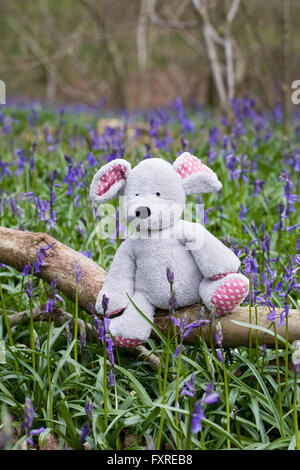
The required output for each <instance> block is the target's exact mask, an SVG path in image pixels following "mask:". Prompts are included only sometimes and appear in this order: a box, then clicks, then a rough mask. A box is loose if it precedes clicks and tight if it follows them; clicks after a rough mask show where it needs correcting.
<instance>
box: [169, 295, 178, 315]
mask: <svg viewBox="0 0 300 470" xmlns="http://www.w3.org/2000/svg"><path fill="white" fill-rule="evenodd" d="M169 306H170V313H174V312H175V310H176V307H177V299H176V294H175V291H174V290H173V292H172V293H171V295H170V298H169Z"/></svg>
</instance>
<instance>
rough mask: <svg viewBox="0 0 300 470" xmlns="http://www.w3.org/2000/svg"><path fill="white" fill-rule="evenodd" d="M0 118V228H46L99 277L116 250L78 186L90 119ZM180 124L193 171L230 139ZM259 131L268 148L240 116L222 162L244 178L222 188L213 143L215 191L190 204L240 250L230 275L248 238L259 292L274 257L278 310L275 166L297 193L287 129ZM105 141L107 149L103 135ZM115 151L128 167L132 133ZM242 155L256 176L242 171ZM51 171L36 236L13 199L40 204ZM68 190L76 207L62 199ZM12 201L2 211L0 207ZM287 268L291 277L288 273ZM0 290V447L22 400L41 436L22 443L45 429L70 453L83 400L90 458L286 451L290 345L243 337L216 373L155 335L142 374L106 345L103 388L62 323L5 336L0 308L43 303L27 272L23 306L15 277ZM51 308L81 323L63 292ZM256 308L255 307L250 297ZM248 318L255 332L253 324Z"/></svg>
mask: <svg viewBox="0 0 300 470" xmlns="http://www.w3.org/2000/svg"><path fill="white" fill-rule="evenodd" d="M4 115H5V116H6V119H7V116H11V118H12V119H13V122H12V129H11V131H10V132H9V133H8V134H7V135H5V136H4V137H3V138H2V139H1V140H0V155H1V157H2V161H4V162H8V163H12V164H13V165H12V166H11V167H9V168H10V171H11V174H10V175H7V174H4V175H3V174H1V173H0V184H1V191H0V225H3V226H5V227H10V228H15V229H24V230H31V231H42V232H47V233H50V234H51V235H52V236H54V237H55V238H57V239H58V240H60V241H62V242H63V243H65V244H66V245H68V246H70V247H72V248H74V249H75V250H77V251H84V252H87V251H88V250H91V255H92V258H93V260H94V261H95V262H97V263H98V264H99V265H100V266H102V267H103V268H104V269H107V270H108V269H109V266H110V263H111V261H112V259H113V256H114V253H115V251H116V249H117V247H118V245H119V244H120V241H119V240H115V241H110V240H101V239H100V238H99V235H98V234H97V231H96V220H95V217H94V214H93V211H92V208H91V206H90V203H89V200H88V189H89V183H90V181H91V178H92V176H93V174H94V172H95V171H96V169H97V166H95V167H94V168H89V166H88V164H87V160H86V157H87V154H88V152H89V151H92V150H93V152H94V155H95V157H96V159H97V160H98V165H100V164H101V163H102V162H103V161H105V158H106V156H107V154H108V152H107V151H106V150H95V149H93V144H92V140H91V137H90V135H89V129H88V126H93V125H96V122H97V116H95V115H93V116H87V115H86V116H85V115H80V114H71V113H67V114H65V115H64V116H63V120H64V122H63V123H60V119H61V116H60V115H59V114H58V113H55V112H52V111H51V110H43V109H42V110H41V111H40V112H39V123H36V124H35V125H34V127H33V128H31V127H30V126H29V123H28V119H27V118H28V116H29V115H30V112H29V111H25V110H20V109H15V110H12V109H7V110H6V111H5V113H4ZM192 119H193V122H194V123H195V126H196V127H195V130H194V131H193V132H190V133H188V134H187V135H186V136H185V137H186V138H188V140H189V144H190V145H191V146H192V147H193V148H194V153H195V154H196V155H197V156H199V157H200V158H202V159H203V161H204V162H205V163H206V162H207V157H206V155H207V152H208V150H209V148H210V145H209V142H208V130H209V128H210V127H211V126H212V125H218V126H219V129H220V133H221V135H222V136H223V135H230V133H231V131H232V128H226V127H225V126H224V125H220V124H219V122H218V121H217V120H216V121H215V120H213V118H210V119H209V120H207V119H206V118H205V116H204V115H199V114H197V113H194V114H192ZM266 123H267V125H268V126H269V128H270V129H272V131H273V134H272V136H271V137H270V138H269V139H268V140H264V138H263V136H264V133H265V131H264V130H258V129H255V127H254V125H253V123H251V121H250V120H249V119H245V120H244V121H243V128H244V130H245V133H243V134H242V135H241V136H240V137H238V138H233V142H235V143H236V149H235V153H236V155H238V156H241V155H243V154H247V156H248V161H249V165H250V166H249V167H247V169H249V170H250V171H249V173H247V177H248V179H249V183H245V182H244V181H243V180H242V178H241V176H239V177H238V178H237V179H236V180H234V181H233V180H232V179H230V172H229V171H228V169H227V167H226V161H225V158H224V153H229V152H230V148H229V149H227V151H226V152H225V151H224V149H222V140H220V142H219V143H217V144H216V147H215V150H216V153H217V155H216V158H215V160H214V161H213V162H212V163H211V165H210V166H211V167H212V168H213V169H214V171H216V172H217V174H218V175H219V178H220V180H221V181H222V183H223V192H222V195H217V194H211V195H204V196H203V202H204V204H205V209H210V208H213V209H212V211H211V212H209V213H208V223H207V228H208V229H209V230H210V231H211V232H212V233H213V234H214V235H215V236H217V237H218V238H220V239H222V240H223V241H225V242H226V243H227V244H228V245H229V246H231V247H233V246H234V245H236V246H238V247H239V248H240V249H241V250H242V251H241V253H240V258H241V261H242V269H245V266H246V265H245V261H246V253H245V251H244V250H243V247H244V246H245V245H248V246H249V244H250V242H251V241H252V240H254V239H257V240H256V241H255V242H254V243H253V244H252V245H251V246H250V247H249V249H250V252H251V250H252V249H253V248H255V249H256V252H255V260H256V263H257V265H258V276H257V285H256V286H255V290H256V291H261V292H262V293H264V292H265V291H266V283H265V279H264V278H263V273H265V274H266V275H268V268H267V264H266V261H267V259H268V258H276V257H277V256H278V257H279V261H277V263H276V264H274V263H275V262H274V261H273V262H270V263H269V264H270V266H271V269H272V271H274V270H275V269H276V275H275V276H274V286H273V290H272V294H271V299H272V302H273V304H274V305H275V306H276V307H279V308H283V307H284V300H285V299H284V297H280V296H279V295H278V293H277V292H276V290H275V287H276V286H277V285H278V283H279V282H280V281H282V282H283V287H282V292H286V289H287V284H288V283H287V284H286V283H285V280H284V276H285V269H284V265H285V266H288V264H289V261H290V259H291V257H292V256H295V254H296V245H297V240H298V237H299V233H297V229H295V230H292V231H291V232H287V231H286V230H285V229H284V230H282V231H281V232H280V234H278V233H276V232H273V227H274V224H275V223H277V222H278V204H279V203H280V202H281V201H283V202H284V203H285V195H284V189H283V187H284V182H283V181H278V177H279V175H280V172H281V171H282V170H283V169H287V171H288V172H289V174H290V178H291V180H292V181H293V184H294V192H297V191H298V190H299V179H297V178H298V173H297V172H296V171H295V165H294V164H293V163H291V159H292V157H293V155H294V154H295V153H296V152H297V151H298V146H299V144H298V142H297V140H296V136H295V133H294V127H293V126H291V128H290V136H289V138H288V140H286V139H285V138H284V137H283V135H282V132H281V129H280V126H279V125H278V124H276V122H274V120H273V119H271V118H269V119H267V120H266ZM45 127H48V129H49V130H50V132H51V134H52V136H53V140H54V141H55V138H56V137H57V138H58V142H57V144H55V142H54V145H55V148H54V149H53V150H51V151H50V152H49V153H47V146H48V144H47V142H46V141H45V137H44V134H43V131H42V129H45ZM0 131H1V125H0ZM170 132H171V135H172V138H173V143H171V144H170V153H169V152H167V151H166V150H161V152H160V153H159V152H158V151H157V150H156V149H155V145H154V143H153V140H152V147H151V152H152V154H153V155H160V156H161V157H163V158H167V159H170V158H172V159H174V158H175V157H176V155H177V153H178V152H179V151H180V150H181V148H182V147H181V143H180V130H179V124H178V122H174V123H173V124H171V125H170ZM256 139H257V143H256V144H255V141H256ZM35 140H36V141H37V147H36V150H35V156H34V158H35V165H34V168H33V169H32V170H31V169H30V167H29V160H30V152H31V145H32V143H33V142H34V141H35ZM109 142H110V145H111V142H112V139H111V138H110V140H109ZM146 142H148V141H146ZM125 143H126V147H125V158H127V159H129V160H130V161H131V162H132V164H134V162H136V161H139V160H140V159H141V158H142V157H143V155H144V153H145V141H144V140H143V139H142V138H141V139H133V140H126V142H125ZM52 144H53V142H52V143H51V145H52ZM19 148H22V149H23V151H24V154H25V156H26V160H27V163H26V165H25V166H24V168H23V169H22V171H21V172H20V174H15V170H16V169H17V166H16V165H15V163H14V162H15V157H14V155H15V152H16V150H17V149H19ZM66 154H67V155H69V156H70V157H71V158H72V159H73V168H74V167H75V166H76V165H77V163H78V162H80V161H82V162H83V163H82V169H83V168H85V171H82V172H81V176H80V177H79V178H78V179H77V182H75V183H74V185H73V194H72V195H68V194H67V185H66V184H65V183H63V182H62V180H63V179H64V177H65V176H66V174H67V171H68V163H67V162H66V160H65V158H64V155H66ZM255 159H257V169H255V168H253V166H252V165H253V161H254V160H255ZM0 162H1V160H0ZM0 168H3V166H2V167H1V165H0ZM237 168H240V166H239V165H237ZM55 169H57V171H58V176H57V179H56V180H55V183H57V184H59V185H60V187H55V188H54V192H55V195H56V201H55V206H54V207H55V210H56V221H55V225H54V227H50V224H49V211H47V213H46V215H45V220H40V217H39V214H38V211H37V209H36V207H35V204H34V202H33V201H30V202H27V201H26V199H22V198H20V197H19V196H20V194H21V193H23V192H30V191H33V192H34V193H35V194H36V195H37V196H39V197H40V198H41V199H42V200H43V201H45V200H49V199H50V195H49V191H50V179H49V171H51V172H53V171H54V170H55ZM0 171H1V170H0ZM255 179H262V180H264V181H265V185H264V189H263V190H262V191H260V193H259V194H258V195H257V196H256V197H254V196H253V190H254V181H255ZM85 180H86V181H85ZM79 194H80V200H79V203H78V206H76V205H75V204H74V202H75V200H76V197H77V196H78V195H79ZM14 201H15V204H16V209H15V210H12V206H11V205H12V204H14ZM190 201H194V202H196V201H197V198H196V197H190ZM115 204H116V203H115ZM240 204H244V205H245V206H246V208H247V211H248V212H247V214H246V216H245V220H243V221H241V219H240V212H241V206H240ZM220 206H221V207H220ZM295 207H297V206H295ZM298 213H299V209H298V210H296V211H295V212H290V214H289V216H288V218H287V219H285V228H286V227H290V226H292V225H295V224H297V216H298ZM252 221H254V222H255V226H256V227H257V230H258V233H257V234H255V230H256V229H255V227H254V226H253V223H251V222H252ZM262 224H264V225H265V233H267V234H269V236H270V249H269V253H267V252H266V251H264V250H263V245H262V242H263V231H262ZM83 231H84V233H83ZM298 256H299V255H298ZM0 262H1V260H0ZM272 263H273V264H272ZM293 266H294V269H295V266H296V265H295V264H294V265H293ZM293 276H294V277H295V276H296V273H294V274H293ZM0 283H1V291H0V297H1V299H0V341H1V344H4V345H5V349H6V354H5V359H6V362H4V363H1V361H0V408H1V412H2V415H1V416H2V421H1V426H0V447H1V442H2V441H1V436H2V440H3V436H8V440H7V444H6V448H14V449H17V448H19V446H20V445H21V444H22V442H24V440H25V435H24V432H23V430H22V428H21V423H22V421H23V413H24V403H25V398H26V397H29V398H30V399H31V400H32V402H33V405H34V411H35V415H34V422H33V428H34V429H36V428H39V427H41V426H43V427H44V428H45V430H44V432H42V433H41V434H40V435H39V437H35V438H34V446H35V447H38V446H39V445H41V444H42V441H43V440H45V439H46V437H47V435H48V434H52V435H53V436H55V438H56V439H57V441H56V442H57V444H56V445H57V446H58V448H59V449H63V448H65V447H67V448H72V449H81V448H82V445H81V443H80V436H81V430H82V427H83V425H84V424H85V423H86V422H87V421H88V418H87V416H86V413H85V410H84V406H85V400H86V397H90V398H91V400H92V403H93V417H92V419H91V423H90V424H91V431H90V433H89V435H88V437H87V439H86V440H87V442H88V443H89V444H90V446H91V447H92V448H94V449H126V448H130V449H146V448H147V447H149V446H150V447H154V448H160V449H166V450H167V449H186V448H190V449H206V450H213V449H227V448H230V449H231V450H237V449H245V450H254V449H257V450H271V449H295V448H298V449H299V436H298V434H297V432H298V431H297V430H298V416H297V413H298V412H299V406H300V405H299V401H300V396H299V393H300V392H299V384H298V382H297V380H298V379H297V377H295V375H294V373H293V372H292V371H291V370H290V369H289V368H288V365H289V363H290V360H291V355H292V352H293V349H292V348H291V345H290V344H289V343H288V341H287V339H286V338H277V339H278V340H279V344H278V347H277V348H275V349H267V351H266V353H265V356H264V357H263V356H262V355H261V350H260V349H259V346H260V344H259V343H258V342H257V341H252V344H251V347H250V348H245V347H243V348H242V347H241V348H233V349H229V348H227V349H224V351H223V356H224V364H223V365H222V364H221V362H220V360H219V359H218V357H217V354H216V351H215V349H214V348H210V347H209V346H207V345H206V344H205V343H204V341H202V339H201V338H199V339H198V340H197V342H196V343H195V345H194V346H182V349H181V352H180V354H179V355H178V357H177V358H176V357H174V353H175V350H176V347H177V343H176V342H175V339H171V335H170V337H169V336H168V337H167V338H166V337H164V336H163V335H161V338H160V340H154V339H150V340H149V341H148V343H147V344H146V346H147V348H148V349H149V352H151V351H153V352H155V353H156V354H158V355H159V356H160V357H161V365H160V367H158V368H157V367H156V366H154V364H153V363H152V362H150V361H149V359H147V358H141V357H139V358H135V357H131V356H130V355H128V354H126V352H124V351H122V350H117V351H116V353H115V360H116V365H115V368H114V379H115V385H114V386H109V384H108V377H107V376H108V373H109V371H110V370H111V366H110V364H109V362H108V360H107V357H106V355H105V354H104V353H103V347H102V345H101V344H100V342H93V341H91V339H90V338H89V336H87V343H86V346H85V347H84V348H82V349H81V348H80V345H79V338H80V331H79V330H78V338H77V342H76V345H75V341H76V339H72V340H71V341H70V340H69V339H68V336H67V331H66V326H60V327H58V326H56V325H54V324H53V323H52V322H36V323H34V325H33V324H32V323H30V322H28V323H23V324H20V325H18V326H17V327H13V328H11V329H10V328H9V327H8V321H7V318H8V317H9V315H11V314H12V313H15V312H20V311H23V310H29V309H30V308H33V307H35V306H37V305H40V304H45V303H46V301H47V299H48V293H49V286H48V285H47V284H46V283H44V282H43V281H42V280H39V279H37V278H35V277H34V276H33V278H32V283H33V295H32V305H31V306H30V303H31V302H29V299H28V297H27V295H26V292H25V288H26V287H27V283H28V277H23V276H22V275H21V274H20V273H18V272H16V271H15V270H14V269H13V268H10V267H7V268H6V269H4V268H0ZM259 295H260V294H258V297H259ZM64 300H65V304H64V309H65V310H66V311H67V312H70V313H71V314H73V315H74V317H75V316H77V314H78V317H79V318H81V319H83V320H85V321H89V322H92V321H93V320H92V319H91V317H90V316H89V315H88V314H87V313H86V312H84V311H81V310H80V309H79V310H78V304H77V302H76V303H72V302H71V301H70V300H68V299H67V298H66V297H64ZM287 301H288V303H289V305H290V308H297V292H296V289H295V288H293V289H292V290H291V291H290V292H289V293H288V295H287ZM256 302H257V305H259V301H258V300H257V301H256ZM252 315H253V314H252ZM277 322H278V319H277ZM250 323H252V324H253V326H252V328H253V329H254V330H255V329H256V327H255V318H252V321H251V322H250ZM270 326H271V327H272V325H271V322H270ZM245 327H247V325H245ZM271 329H272V328H271ZM273 331H274V330H273ZM274 334H275V333H274ZM37 338H38V339H39V344H40V346H39V347H37V341H36V340H37ZM2 362H3V361H2ZM193 373H194V380H195V382H194V387H195V396H194V398H189V397H187V396H184V395H182V394H181V391H182V389H183V386H184V382H185V381H189V380H190V379H191V376H192V374H193ZM212 381H214V382H215V391H216V392H217V393H219V400H218V402H217V403H214V404H211V405H203V410H204V413H205V419H203V420H202V431H201V432H198V433H193V432H191V429H190V424H191V412H192V411H193V408H194V404H195V401H196V400H201V398H202V397H203V394H204V392H205V389H206V387H207V385H208V384H209V383H210V382H212ZM2 445H3V444H2Z"/></svg>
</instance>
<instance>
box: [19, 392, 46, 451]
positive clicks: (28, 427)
mask: <svg viewBox="0 0 300 470" xmlns="http://www.w3.org/2000/svg"><path fill="white" fill-rule="evenodd" d="M33 417H34V410H33V404H32V401H31V400H30V398H28V397H26V398H25V405H24V418H23V423H22V428H23V429H24V432H25V434H26V442H27V443H28V444H29V445H33V440H32V439H31V438H32V437H33V436H37V435H38V434H40V433H41V432H43V431H45V428H43V427H42V428H39V429H32V425H33Z"/></svg>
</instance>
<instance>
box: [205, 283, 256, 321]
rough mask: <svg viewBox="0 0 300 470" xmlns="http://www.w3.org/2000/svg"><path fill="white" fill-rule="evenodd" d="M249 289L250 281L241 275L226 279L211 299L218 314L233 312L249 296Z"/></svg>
mask: <svg viewBox="0 0 300 470" xmlns="http://www.w3.org/2000/svg"><path fill="white" fill-rule="evenodd" d="M248 288H249V282H248V279H247V278H245V277H244V276H242V275H241V274H239V275H236V276H232V275H231V276H230V277H229V276H228V277H225V278H224V282H223V283H222V284H221V285H219V286H218V288H217V289H216V291H215V293H214V294H213V296H212V298H211V304H212V305H213V306H215V307H216V314H217V315H227V314H228V313H231V312H233V311H234V310H235V309H236V308H237V307H238V306H239V305H240V303H241V302H242V301H243V300H244V298H245V297H246V295H247V294H248Z"/></svg>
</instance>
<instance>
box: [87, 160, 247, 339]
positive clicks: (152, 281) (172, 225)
mask: <svg viewBox="0 0 300 470" xmlns="http://www.w3.org/2000/svg"><path fill="white" fill-rule="evenodd" d="M221 188H222V184H221V182H220V181H219V180H218V177H217V176H216V174H215V173H214V172H213V171H212V170H211V169H210V168H208V167H207V166H206V165H204V164H203V163H202V162H201V161H200V160H199V159H198V158H196V157H195V156H193V155H191V154H190V153H188V152H184V153H182V154H181V155H180V156H179V157H178V158H177V159H176V160H175V162H174V163H173V165H172V164H170V163H168V162H167V161H165V160H163V159H160V158H149V159H147V160H143V161H141V162H140V163H139V164H138V165H137V166H136V167H135V168H133V169H131V165H130V163H129V162H127V161H126V160H123V159H116V160H113V161H111V162H110V163H108V164H106V165H104V166H102V167H101V168H100V169H99V170H98V172H97V173H96V174H95V176H94V178H93V180H92V183H91V188H90V197H91V199H92V201H94V202H95V203H97V204H101V203H104V202H107V201H109V200H111V199H114V198H116V197H120V196H123V197H122V203H123V204H124V207H125V209H124V213H125V214H126V216H127V220H128V221H129V222H131V223H133V225H134V227H136V230H134V231H133V234H132V235H131V236H130V237H129V238H127V239H126V240H125V241H123V242H122V243H121V245H120V247H119V248H118V250H117V252H116V254H115V256H114V259H113V262H112V264H111V267H110V270H109V273H108V275H107V278H106V281H105V283H104V285H103V287H102V289H101V290H100V292H99V295H98V299H97V302H96V311H97V312H98V313H99V314H102V313H103V305H102V298H103V295H104V294H105V295H106V296H107V297H108V298H109V302H108V311H107V313H106V314H107V315H112V314H114V313H117V312H122V311H123V313H122V314H121V315H120V316H118V317H115V318H112V319H111V322H110V332H111V334H112V335H113V337H114V339H115V341H116V343H117V344H118V345H119V346H122V347H134V346H137V345H139V344H141V343H143V342H145V341H147V339H148V337H149V335H150V333H151V325H150V324H149V323H148V322H147V321H146V320H145V319H144V318H143V317H142V315H141V314H140V313H139V312H138V310H137V309H136V308H135V306H134V305H133V303H132V302H131V301H130V299H129V298H128V296H129V297H130V298H131V299H132V301H133V302H134V303H135V304H136V306H137V307H138V308H139V309H140V310H141V311H142V312H143V314H144V315H145V316H147V317H148V318H149V319H150V320H151V321H153V318H154V313H155V309H156V308H162V309H168V307H169V297H170V286H169V283H168V280H167V277H166V270H167V268H168V267H169V268H171V269H172V271H173V273H174V290H175V292H176V300H177V303H178V307H184V306H188V305H192V304H194V303H196V302H197V301H198V300H199V298H201V299H202V302H203V303H204V304H205V305H206V307H207V308H208V309H210V310H211V309H212V308H214V310H215V312H216V314H217V315H226V314H228V313H231V312H233V311H234V310H235V309H236V308H237V307H238V306H239V305H240V303H241V302H242V301H243V300H244V298H245V297H246V295H247V294H248V284H249V283H248V279H247V278H246V277H245V276H244V275H242V274H240V273H238V268H239V266H240V261H239V259H238V258H237V257H236V256H235V254H234V253H233V252H232V251H231V250H230V249H229V248H227V247H226V246H225V245H224V244H223V243H222V242H221V241H219V240H218V239H217V238H215V237H214V236H213V235H212V234H211V233H210V232H209V231H208V230H206V229H205V227H204V226H203V225H201V224H198V223H192V222H189V221H187V220H183V219H182V213H183V210H184V207H185V199H186V196H187V195H189V194H201V193H210V192H214V191H219V190H220V189H221Z"/></svg>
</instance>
